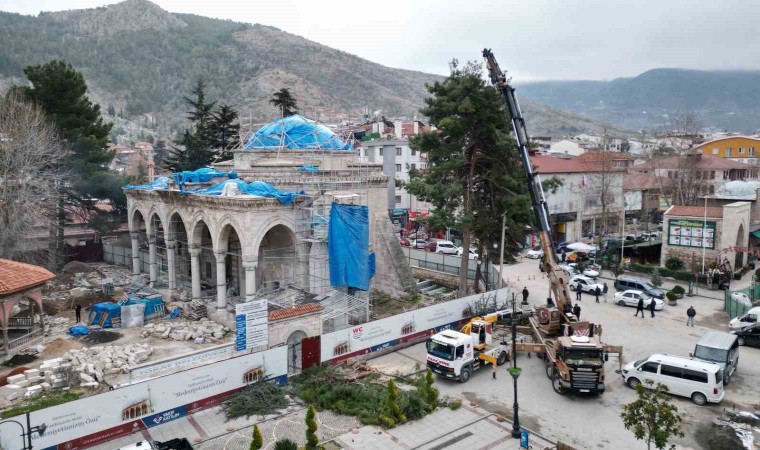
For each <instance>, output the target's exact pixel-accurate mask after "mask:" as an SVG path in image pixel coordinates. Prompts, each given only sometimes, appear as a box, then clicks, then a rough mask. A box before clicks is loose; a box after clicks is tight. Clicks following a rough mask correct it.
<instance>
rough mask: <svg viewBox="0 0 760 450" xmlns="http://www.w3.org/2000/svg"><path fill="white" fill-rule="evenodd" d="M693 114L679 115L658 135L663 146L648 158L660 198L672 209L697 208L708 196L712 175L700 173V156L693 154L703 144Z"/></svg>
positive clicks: (698, 125) (704, 172)
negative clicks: (703, 197) (675, 207)
mask: <svg viewBox="0 0 760 450" xmlns="http://www.w3.org/2000/svg"><path fill="white" fill-rule="evenodd" d="M699 129H700V124H699V122H698V120H697V118H696V116H695V115H694V114H693V113H687V114H676V115H673V116H670V117H669V118H668V122H667V124H666V125H665V126H663V127H662V129H660V130H659V132H658V139H659V143H660V145H659V146H658V147H657V148H656V149H654V150H653V151H652V152H651V153H650V154H649V155H648V156H649V160H650V165H651V167H652V168H653V171H652V172H653V173H654V175H655V180H656V182H657V185H658V188H659V190H660V195H661V196H662V197H663V198H664V199H665V202H666V203H667V205H668V206H670V205H672V204H677V205H695V204H697V201H698V200H699V198H700V197H701V196H703V195H705V194H707V193H708V190H709V186H710V184H711V182H707V183H705V180H706V179H709V176H710V175H709V172H707V171H702V170H699V167H698V164H699V161H700V156H699V155H697V154H695V153H694V152H693V150H692V148H693V146H694V144H696V143H699V142H700V141H701V139H702V138H701V136H700V134H699Z"/></svg>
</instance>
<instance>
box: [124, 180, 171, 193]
mask: <svg viewBox="0 0 760 450" xmlns="http://www.w3.org/2000/svg"><path fill="white" fill-rule="evenodd" d="M124 189H145V190H153V189H162V190H167V189H169V177H158V178H156V179H155V180H153V181H151V182H150V183H148V184H140V185H136V186H135V185H131V184H128V185H126V186H124Z"/></svg>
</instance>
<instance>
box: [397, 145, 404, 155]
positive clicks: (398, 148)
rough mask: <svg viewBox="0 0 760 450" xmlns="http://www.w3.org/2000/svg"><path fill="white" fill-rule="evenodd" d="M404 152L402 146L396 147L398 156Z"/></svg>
mask: <svg viewBox="0 0 760 450" xmlns="http://www.w3.org/2000/svg"><path fill="white" fill-rule="evenodd" d="M403 154H404V150H403V149H402V148H401V147H396V156H401V155H403Z"/></svg>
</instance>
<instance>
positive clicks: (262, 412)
mask: <svg viewBox="0 0 760 450" xmlns="http://www.w3.org/2000/svg"><path fill="white" fill-rule="evenodd" d="M287 406H288V401H287V400H285V393H284V392H283V391H282V388H280V387H279V386H277V385H276V384H274V383H270V382H266V381H260V382H258V383H254V384H252V385H250V386H247V387H245V388H244V389H243V390H242V391H240V392H238V393H236V394H233V395H232V396H231V397H230V398H229V399H228V400H225V401H224V403H222V411H223V412H224V415H225V417H227V420H231V419H236V418H238V417H246V418H248V417H251V416H266V415H267V414H272V413H275V412H277V411H279V410H281V409H284V408H285V407H287Z"/></svg>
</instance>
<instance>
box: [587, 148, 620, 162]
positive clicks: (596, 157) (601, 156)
mask: <svg viewBox="0 0 760 450" xmlns="http://www.w3.org/2000/svg"><path fill="white" fill-rule="evenodd" d="M606 158H609V160H610V161H633V156H632V155H631V154H630V153H624V152H614V151H606V152H603V151H599V150H591V151H589V152H586V153H584V154H582V155H578V156H576V157H575V158H574V159H575V160H576V161H583V162H601V161H604V160H605V159H606Z"/></svg>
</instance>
